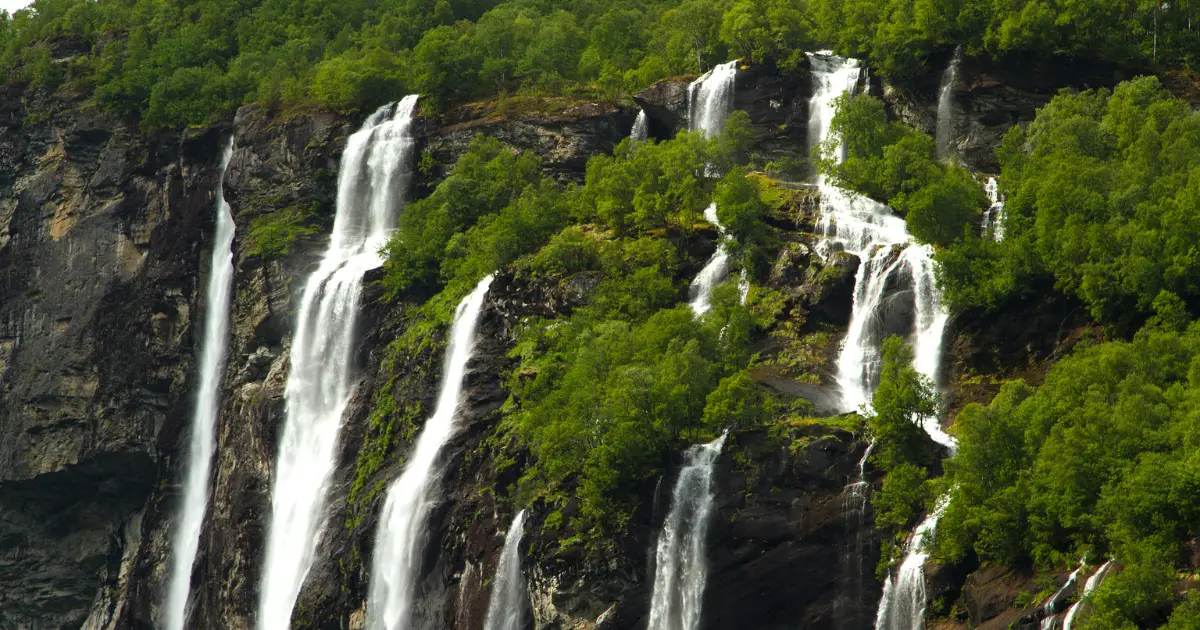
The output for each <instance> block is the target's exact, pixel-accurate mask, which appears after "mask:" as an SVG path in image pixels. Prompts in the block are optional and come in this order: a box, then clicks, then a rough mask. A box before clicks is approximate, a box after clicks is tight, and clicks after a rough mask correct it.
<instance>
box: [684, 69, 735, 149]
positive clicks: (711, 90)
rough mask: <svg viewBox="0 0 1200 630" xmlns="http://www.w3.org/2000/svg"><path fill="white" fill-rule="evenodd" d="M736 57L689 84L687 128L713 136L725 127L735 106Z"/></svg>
mask: <svg viewBox="0 0 1200 630" xmlns="http://www.w3.org/2000/svg"><path fill="white" fill-rule="evenodd" d="M736 78H737V60H736V59H734V60H733V61H730V62H728V63H723V64H721V65H719V66H714V67H713V69H712V70H709V71H708V72H706V73H704V75H703V76H701V77H700V78H699V79H696V80H695V81H692V83H691V85H689V86H688V130H689V131H700V132H703V133H704V135H705V136H706V137H709V138H711V137H713V136H716V135H718V134H720V133H721V130H722V129H724V128H725V119H726V118H728V117H729V110H731V109H733V90H734V83H735V79H736Z"/></svg>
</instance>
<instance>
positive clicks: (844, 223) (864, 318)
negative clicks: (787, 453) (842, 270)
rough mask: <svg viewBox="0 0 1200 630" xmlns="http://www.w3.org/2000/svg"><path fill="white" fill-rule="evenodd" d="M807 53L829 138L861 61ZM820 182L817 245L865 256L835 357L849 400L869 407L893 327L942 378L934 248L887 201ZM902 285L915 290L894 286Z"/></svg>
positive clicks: (815, 112)
mask: <svg viewBox="0 0 1200 630" xmlns="http://www.w3.org/2000/svg"><path fill="white" fill-rule="evenodd" d="M809 59H810V62H811V68H812V77H813V96H812V100H811V101H810V102H809V124H808V126H809V135H810V138H811V139H812V142H813V143H814V144H816V143H818V142H825V141H826V140H827V139H828V138H829V133H830V131H829V126H830V122H831V121H832V118H833V114H834V101H835V100H836V99H837V98H838V97H839V96H841V95H842V94H846V93H848V92H850V91H852V90H853V89H854V86H855V84H857V82H858V78H859V75H860V73H861V65H860V64H859V62H858V61H857V60H855V59H844V58H841V57H837V56H834V55H832V54H829V53H824V52H820V53H810V54H809ZM817 183H818V186H819V188H820V192H821V221H820V225H819V230H820V233H821V236H822V237H823V239H822V243H821V244H820V245H819V247H818V250H819V251H820V252H821V253H822V254H824V255H829V254H830V253H831V252H833V251H838V250H843V251H847V252H850V253H852V254H855V255H857V256H858V257H859V259H860V260H861V261H862V263H861V264H860V265H859V267H858V272H857V275H856V277H855V284H854V297H853V308H852V314H851V318H850V325H849V327H848V330H847V332H846V338H845V340H844V341H843V342H842V347H841V350H840V351H839V353H838V358H837V382H838V385H839V387H840V389H841V391H842V400H843V404H844V406H845V407H846V408H847V409H849V410H855V409H859V408H869V406H870V398H871V393H872V392H873V391H874V389H875V385H876V384H877V382H878V378H879V372H880V369H881V367H882V366H881V359H882V357H881V353H880V347H881V345H882V342H883V339H884V338H885V337H887V336H888V335H889V334H893V333H897V332H899V333H903V334H905V335H907V336H908V338H909V341H910V343H911V344H912V346H913V352H914V354H915V355H916V356H915V359H914V363H913V367H915V368H916V369H917V371H919V372H920V373H921V374H923V375H925V376H926V377H928V378H929V379H931V380H933V381H934V382H936V381H937V377H938V372H939V369H940V365H941V356H942V336H943V332H944V329H945V327H946V321H947V319H948V314H947V313H946V311H945V309H944V308H943V307H942V301H941V293H940V292H939V291H938V288H937V285H936V283H935V282H934V268H933V258H932V256H933V249H932V248H931V247H929V246H928V245H919V244H917V243H912V242H911V239H910V237H909V235H908V229H907V227H906V226H905V224H904V220H903V219H901V218H900V217H898V216H896V215H894V214H892V211H891V209H890V208H888V207H887V206H886V205H884V204H881V203H878V202H876V201H873V200H871V199H868V198H867V197H864V196H862V195H856V194H853V193H850V192H847V191H844V190H842V189H840V188H838V187H836V186H833V185H832V184H830V183H829V182H827V181H825V178H824V177H821V176H818V177H817ZM897 285H899V286H901V287H907V288H908V289H909V290H908V291H903V292H901V291H896V290H895V289H896V286H897ZM905 307H907V310H906V309H905ZM896 315H901V316H902V317H899V318H897V317H896ZM922 425H923V426H924V428H925V431H926V432H927V433H929V435H930V437H932V438H933V439H934V440H935V441H937V442H938V443H939V444H942V445H944V446H946V447H948V448H951V449H953V447H954V439H953V438H951V437H950V436H949V435H947V434H946V433H945V432H943V431H942V430H941V428H940V427H939V426H938V424H937V419H936V418H925V419H922Z"/></svg>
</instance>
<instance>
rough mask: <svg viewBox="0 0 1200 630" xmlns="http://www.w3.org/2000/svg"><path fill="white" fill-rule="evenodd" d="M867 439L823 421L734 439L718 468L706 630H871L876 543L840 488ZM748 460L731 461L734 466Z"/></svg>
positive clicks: (855, 501)
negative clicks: (779, 433)
mask: <svg viewBox="0 0 1200 630" xmlns="http://www.w3.org/2000/svg"><path fill="white" fill-rule="evenodd" d="M866 446H867V445H866V443H864V442H859V441H856V440H855V439H854V435H853V434H851V433H849V432H848V431H842V430H835V429H830V428H827V427H823V426H820V425H813V426H809V427H804V428H800V429H797V430H794V431H793V432H792V433H791V434H790V435H787V436H786V437H785V438H784V439H782V440H781V439H779V438H773V437H772V436H770V435H768V434H767V432H765V431H760V432H750V433H744V434H740V435H737V436H736V437H735V438H734V440H733V443H732V444H730V445H728V446H727V447H726V451H725V453H724V454H723V457H722V460H721V463H720V466H719V468H718V470H717V477H716V480H715V482H716V484H717V487H718V492H717V515H716V517H715V518H714V519H713V523H712V526H711V527H712V529H711V530H710V539H711V540H712V541H713V542H712V547H713V550H712V551H711V552H710V555H709V557H710V561H711V565H712V568H711V571H710V574H709V588H708V589H707V592H706V594H705V615H704V616H705V619H704V624H703V626H704V627H705V628H712V629H716V628H723V629H724V628H729V629H732V628H763V629H791V628H797V629H798V628H817V629H819V628H870V627H871V625H872V622H873V621H874V618H875V606H876V604H877V603H878V601H879V596H880V590H881V589H880V584H879V582H878V581H877V580H876V579H875V576H874V568H875V565H876V564H877V563H878V562H879V539H878V536H877V535H876V534H875V531H874V527H873V526H872V525H871V523H872V521H871V518H872V517H871V514H870V511H869V509H867V510H861V509H856V508H859V506H860V505H862V503H861V502H860V499H859V498H857V497H855V496H852V494H851V493H849V492H848V491H847V489H846V486H847V484H848V483H850V482H852V481H854V480H855V478H856V477H857V475H858V467H857V462H858V459H859V458H861V456H862V453H863V450H864V449H865V448H866ZM739 459H740V460H742V461H747V460H748V461H749V462H750V463H748V464H743V465H738V464H736V463H735V462H736V461H738V460H739Z"/></svg>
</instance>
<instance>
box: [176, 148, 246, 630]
mask: <svg viewBox="0 0 1200 630" xmlns="http://www.w3.org/2000/svg"><path fill="white" fill-rule="evenodd" d="M231 157H233V138H232V137H231V138H229V144H227V145H226V146H225V153H224V154H223V155H222V156H221V174H220V176H219V177H218V179H217V195H216V196H217V222H216V230H215V232H214V235H213V251H212V269H211V270H210V272H209V276H208V288H207V292H206V293H205V297H204V300H205V304H204V338H203V339H202V340H201V346H200V348H201V349H200V389H199V391H197V392H196V406H195V408H194V411H193V414H192V417H193V421H192V435H191V440H190V441H189V443H188V451H187V460H186V462H185V464H184V470H185V473H184V478H183V501H182V503H181V505H180V509H179V517H178V518H179V520H178V523H177V525H176V529H175V532H174V538H175V540H174V544H173V545H172V546H171V564H170V577H169V578H168V582H167V594H166V598H165V600H164V602H163V627H164V628H166V630H183V628H184V626H185V625H186V624H187V604H188V595H189V592H190V590H191V583H192V565H193V564H195V562H196V550H197V548H198V547H199V544H200V528H201V527H202V525H203V523H204V513H205V511H206V510H207V508H208V483H209V477H210V476H211V471H212V457H213V452H214V451H215V450H216V429H217V416H218V414H219V413H220V409H221V376H222V374H223V373H224V371H225V354H226V352H228V349H229V305H230V292H231V290H232V289H233V233H234V224H233V213H232V212H231V211H230V208H229V204H228V203H226V202H225V170H226V169H227V168H229V159H230V158H231Z"/></svg>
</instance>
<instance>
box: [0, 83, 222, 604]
mask: <svg viewBox="0 0 1200 630" xmlns="http://www.w3.org/2000/svg"><path fill="white" fill-rule="evenodd" d="M0 125H2V126H3V129H2V130H0V173H2V174H0V277H2V278H3V280H2V281H0V435H2V436H3V439H0V585H2V586H0V625H4V626H6V627H18V628H21V627H64V628H65V627H80V626H82V625H85V620H86V626H87V627H105V626H106V625H107V622H108V621H109V620H110V619H111V618H112V614H113V612H114V610H115V608H114V607H115V606H116V605H117V603H116V602H117V600H120V599H122V598H123V594H122V595H118V596H116V597H114V596H113V595H114V590H120V589H121V587H120V585H121V584H124V583H127V582H126V581H125V580H123V579H122V578H123V576H124V575H126V574H127V573H128V571H129V569H130V567H131V559H132V557H133V554H134V553H136V550H137V549H138V548H139V546H140V539H141V535H142V532H143V531H144V530H143V525H142V524H143V517H144V516H145V514H146V506H147V501H148V499H150V497H151V496H152V495H154V496H159V497H162V496H169V495H171V494H172V493H173V492H174V491H175V489H174V487H173V486H172V484H171V482H170V481H169V480H168V477H167V476H166V475H165V473H166V472H167V470H168V469H169V468H170V467H171V466H172V461H171V460H172V458H171V456H170V454H171V453H172V452H174V450H175V449H174V442H175V439H176V437H177V436H178V434H179V431H180V428H181V427H182V426H184V425H183V421H184V419H185V418H186V416H187V410H188V398H189V397H188V391H189V389H190V386H191V384H192V380H193V378H192V375H191V366H192V362H193V356H194V350H195V348H194V345H195V344H194V338H195V331H196V326H195V323H196V312H197V303H198V297H199V296H198V295H197V286H198V282H197V278H198V276H199V275H200V270H199V268H198V263H197V261H199V260H200V259H201V253H202V252H203V250H204V248H205V246H206V229H205V228H206V224H207V223H208V222H209V221H210V220H211V219H210V212H211V211H210V208H211V203H210V199H211V192H212V190H213V187H214V184H215V175H216V172H215V168H214V166H215V157H216V156H217V154H218V152H217V145H218V140H219V134H217V133H214V132H212V131H208V132H202V133H198V134H189V135H178V134H163V135H159V136H155V137H149V138H148V137H145V136H143V135H142V134H140V133H139V132H138V131H137V129H136V128H134V127H130V126H129V125H126V124H124V123H122V122H121V121H117V120H112V119H110V118H108V117H105V116H103V115H101V114H99V113H97V112H95V111H94V110H89V109H84V108H80V107H78V103H76V102H74V101H72V100H69V99H65V100H45V99H42V98H41V97H40V96H39V95H34V94H22V93H21V92H20V91H19V90H11V89H10V90H8V91H7V92H5V93H4V94H3V95H2V97H0Z"/></svg>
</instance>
